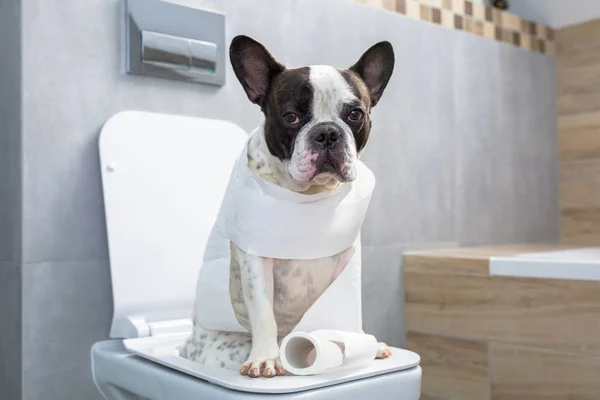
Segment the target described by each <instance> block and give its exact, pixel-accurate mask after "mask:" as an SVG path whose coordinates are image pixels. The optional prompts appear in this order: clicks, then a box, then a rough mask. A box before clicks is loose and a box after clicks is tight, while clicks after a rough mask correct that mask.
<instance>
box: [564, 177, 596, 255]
mask: <svg viewBox="0 0 600 400" xmlns="http://www.w3.org/2000/svg"><path fill="white" fill-rule="evenodd" d="M594 190H596V188H594ZM561 214H562V219H561V231H562V236H563V240H564V241H565V242H568V243H577V244H581V245H589V246H597V245H600V207H590V208H583V209H572V208H563V209H562V210H561Z"/></svg>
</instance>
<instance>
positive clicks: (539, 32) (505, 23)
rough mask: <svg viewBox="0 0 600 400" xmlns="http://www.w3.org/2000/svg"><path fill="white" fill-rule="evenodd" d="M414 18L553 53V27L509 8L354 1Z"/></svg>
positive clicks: (455, 0)
mask: <svg viewBox="0 0 600 400" xmlns="http://www.w3.org/2000/svg"><path fill="white" fill-rule="evenodd" d="M354 1H355V2H358V3H362V4H367V5H371V6H375V7H379V8H383V9H386V10H388V11H393V12H397V13H400V14H403V15H406V16H407V17H409V18H411V19H416V20H420V21H426V22H430V23H433V24H437V25H440V26H444V27H446V28H449V29H454V30H459V31H465V32H469V33H473V34H475V35H478V36H481V37H484V38H486V39H490V40H496V41H498V42H504V43H508V44H511V45H513V46H516V47H520V48H522V49H525V50H530V51H535V52H538V53H542V54H547V55H554V53H555V42H554V30H553V29H552V28H550V27H548V26H545V25H542V24H538V23H536V22H533V21H529V20H526V19H524V18H521V17H519V16H517V15H514V14H511V13H510V12H507V11H502V10H500V9H497V8H494V7H491V6H488V5H486V4H483V3H480V2H472V1H468V0H354Z"/></svg>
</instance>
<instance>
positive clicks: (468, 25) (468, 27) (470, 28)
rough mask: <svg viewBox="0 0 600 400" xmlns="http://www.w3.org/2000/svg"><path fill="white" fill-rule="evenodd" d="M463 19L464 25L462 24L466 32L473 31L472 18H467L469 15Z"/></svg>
mask: <svg viewBox="0 0 600 400" xmlns="http://www.w3.org/2000/svg"><path fill="white" fill-rule="evenodd" d="M464 21H465V22H464V24H465V25H464V26H465V28H464V29H465V31H467V32H470V33H473V32H474V30H475V27H474V23H473V20H472V19H471V18H469V17H465V20H464Z"/></svg>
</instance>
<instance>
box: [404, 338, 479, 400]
mask: <svg viewBox="0 0 600 400" xmlns="http://www.w3.org/2000/svg"><path fill="white" fill-rule="evenodd" d="M406 346H407V348H408V349H410V350H412V351H414V352H416V353H418V354H419V355H420V356H421V367H422V368H423V383H422V391H423V393H428V394H430V395H434V396H441V397H444V398H450V399H460V400H486V399H489V378H488V363H487V346H488V345H487V342H481V341H472V340H461V339H449V338H444V337H441V336H437V335H427V334H423V333H418V332H414V331H408V332H407V336H406Z"/></svg>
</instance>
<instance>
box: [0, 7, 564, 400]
mask: <svg viewBox="0 0 600 400" xmlns="http://www.w3.org/2000/svg"><path fill="white" fill-rule="evenodd" d="M0 1H2V2H1V3H0V4H2V5H4V3H5V2H6V1H5V0H0ZM180 2H185V3H190V4H196V5H199V6H208V7H211V8H216V9H218V10H220V11H224V12H225V13H226V14H227V18H228V28H227V35H228V38H231V37H233V36H234V35H235V34H238V33H245V34H248V35H251V36H254V37H256V38H257V39H259V40H261V41H263V42H264V43H265V44H266V45H267V47H268V48H269V49H271V50H272V52H273V53H274V54H275V55H276V56H278V58H279V59H280V60H281V61H282V62H284V63H287V64H288V65H291V66H297V65H303V64H311V63H324V64H325V63H326V64H333V65H336V66H340V67H343V66H348V65H350V64H351V63H353V62H354V61H355V60H356V59H357V58H358V56H359V55H360V54H361V53H362V51H363V50H365V49H366V48H367V47H368V46H370V45H371V44H373V43H374V42H375V41H378V40H383V39H387V40H390V41H392V42H393V44H394V47H395V49H396V53H397V67H396V72H395V75H394V77H393V78H392V81H391V82H390V85H389V87H388V89H387V93H386V94H385V95H384V97H383V99H382V101H381V103H380V105H379V106H378V107H377V108H376V109H375V110H374V113H373V114H374V133H373V138H372V141H371V143H370V144H369V147H368V150H367V151H366V154H365V156H364V159H365V161H366V162H367V163H368V164H369V165H371V166H372V168H373V169H374V172H375V174H376V176H377V179H378V186H377V192H376V193H375V195H374V198H373V202H372V206H371V208H370V211H369V216H368V220H367V221H366V224H365V228H364V242H365V249H364V265H365V279H364V294H365V296H364V297H365V298H364V314H365V329H366V330H367V331H371V332H374V333H376V334H377V335H378V336H379V337H380V338H381V339H383V340H387V341H389V342H390V343H391V344H396V345H397V344H401V343H402V342H403V340H404V339H403V321H402V307H403V306H402V280H401V257H402V252H403V250H404V249H407V248H414V247H423V246H425V247H434V246H438V245H443V246H454V245H458V244H463V243H465V244H470V243H488V242H489V243H491V242H508V241H512V240H519V241H525V240H527V241H541V240H552V239H555V238H557V236H558V212H557V204H556V203H557V198H556V197H557V193H556V179H555V178H556V147H557V144H556V120H555V115H554V101H555V100H554V60H553V59H552V58H550V57H546V56H542V55H540V54H533V53H529V52H526V51H524V50H521V49H518V48H514V47H509V46H507V45H505V44H502V43H498V42H495V41H489V40H484V39H482V38H478V37H476V36H474V35H469V34H467V33H464V32H457V31H451V30H447V29H443V28H440V27H436V26H433V25H430V24H427V23H423V22H418V21H411V20H407V19H405V18H404V17H402V16H400V15H395V14H391V13H387V12H384V11H380V10H375V9H371V8H367V7H364V6H361V5H357V4H355V3H351V2H348V1H345V0H328V1H322V0H304V1H301V2H300V1H295V0H280V1H277V2H273V1H269V0H257V1H253V2H248V1H245V0H236V1H229V2H220V1H216V0H213V1H202V0H197V1H194V0H186V1H183V0H182V1H180ZM22 6H23V10H22V23H23V26H22V29H21V33H22V36H23V37H22V39H23V40H22V43H23V49H22V50H23V51H22V56H23V59H22V74H23V75H22V86H21V88H20V89H21V90H22V92H23V94H24V95H23V99H22V105H23V110H22V111H23V116H24V118H23V121H22V123H23V124H22V127H21V128H18V127H17V130H19V129H20V131H21V133H22V142H23V143H22V146H23V148H22V151H17V154H20V155H22V157H23V160H22V164H20V165H22V166H23V173H24V174H23V188H22V189H23V199H22V207H23V224H22V227H23V243H22V250H23V263H24V265H23V270H22V281H23V282H22V284H23V293H22V295H23V304H22V307H23V349H24V352H23V369H24V376H23V379H24V381H23V382H24V383H23V386H24V388H25V391H24V397H25V398H27V399H36V398H40V397H41V396H42V394H43V398H44V399H61V400H62V399H82V398H85V399H95V398H99V395H98V394H96V390H95V388H94V386H93V384H92V382H91V375H90V371H89V356H88V349H89V347H90V346H91V345H92V344H93V342H94V341H96V340H100V339H102V338H105V337H106V336H107V334H108V328H109V326H108V325H109V320H110V314H111V311H112V310H111V293H110V283H109V272H108V263H107V259H108V251H107V244H106V243H107V242H106V229H105V221H104V216H103V202H102V193H101V186H100V171H99V166H98V152H97V137H98V132H99V130H100V127H101V126H102V124H103V123H104V121H106V119H107V118H109V117H110V116H111V115H113V114H114V113H115V112H118V111H120V110H124V109H143V110H148V111H160V112H166V113H174V114H183V115H196V116H204V117H214V118H224V119H229V120H232V121H234V122H237V123H238V124H240V125H241V126H242V127H244V128H246V129H248V130H249V129H251V128H253V127H254V126H255V125H256V124H257V123H258V121H259V119H260V114H259V111H258V109H257V108H256V107H255V106H253V105H251V104H249V103H248V102H247V100H246V99H245V95H244V94H243V92H242V90H241V88H240V86H239V84H238V83H237V82H236V81H235V77H234V76H233V73H232V71H231V70H228V75H227V79H228V83H227V85H226V86H224V87H222V88H219V89H217V88H213V87H208V86H202V85H193V84H185V83H179V82H170V81H164V80H158V79H151V78H144V77H133V76H125V75H123V74H122V73H121V60H120V57H119V55H120V43H119V6H118V1H117V0H87V1H85V2H82V1H75V0H27V1H23V3H22ZM2 11H3V10H2ZM2 14H3V13H0V15H2ZM0 18H2V17H0ZM2 26H3V25H2V24H0V29H2ZM0 37H1V36H0ZM0 68H3V67H0ZM0 71H1V70H0ZM13 75H14V71H13ZM17 75H18V73H17ZM1 76H2V74H0V77H1ZM0 79H1V78H0ZM0 82H2V81H0ZM4 85H8V86H10V82H9V83H4ZM0 87H2V86H0ZM11 87H12V86H11ZM13 129H14V128H13ZM4 137H5V136H0V140H4ZM8 137H9V138H10V137H11V136H8ZM11 143H18V141H17V142H11ZM13 146H14V144H13ZM3 147H4V146H3ZM3 147H0V155H1V154H4V153H2V152H3V151H5V150H4V148H3ZM16 149H17V150H19V149H18V147H17V148H16ZM10 154H13V153H12V151H11V152H10ZM19 157H20V156H19ZM2 162H6V161H5V159H4V158H2V157H0V163H2ZM12 164H15V163H14V161H13V162H12V163H11V165H12ZM20 165H19V163H16V164H15V166H16V167H19V166H20ZM3 174H5V172H2V169H0V176H1V177H2V180H0V184H2V183H3V182H4V181H7V182H12V181H11V178H10V177H6V176H4V175H3ZM16 176H17V177H20V171H18V173H17V175H16ZM17 183H20V179H18V180H17ZM10 193H12V192H10ZM11 196H12V197H11ZM11 196H9V198H13V201H14V199H15V198H16V199H19V200H20V197H14V196H16V195H15V194H11ZM2 201H4V200H2V199H0V220H2V218H6V217H4V215H6V211H5V210H4V211H3V207H2V203H1V202H2ZM13 205H14V204H13ZM17 225H19V224H17ZM2 229H3V226H2V225H0V235H2V234H3V232H4V231H3V230H2ZM0 237H1V236H0ZM16 237H17V239H18V238H19V237H20V235H17V236H16ZM10 240H15V239H13V237H12V236H11V239H10ZM13 243H17V244H19V246H17V247H20V243H18V242H13ZM13 250H14V249H13V245H11V249H9V250H4V249H3V248H2V245H0V255H1V254H2V253H7V254H12V255H14V254H15V253H11V251H13ZM16 254H19V252H17V253H16ZM0 260H1V258H0ZM0 267H2V266H1V265H0ZM20 280H21V276H20V275H19V279H18V281H19V283H20ZM0 282H1V280H0ZM19 306H20V305H19ZM15 307H16V306H15ZM0 332H1V331H0Z"/></svg>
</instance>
